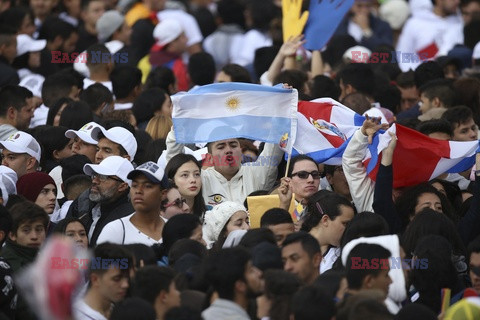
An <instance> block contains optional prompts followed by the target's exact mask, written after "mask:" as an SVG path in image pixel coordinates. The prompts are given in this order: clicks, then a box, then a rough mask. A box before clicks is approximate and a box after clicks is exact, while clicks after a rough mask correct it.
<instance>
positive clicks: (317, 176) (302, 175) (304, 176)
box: [292, 171, 320, 180]
mask: <svg viewBox="0 0 480 320" xmlns="http://www.w3.org/2000/svg"><path fill="white" fill-rule="evenodd" d="M309 175H312V178H313V179H315V180H317V179H320V172H318V171H312V172H308V171H298V172H295V173H292V177H295V176H297V177H299V178H300V179H308V176H309Z"/></svg>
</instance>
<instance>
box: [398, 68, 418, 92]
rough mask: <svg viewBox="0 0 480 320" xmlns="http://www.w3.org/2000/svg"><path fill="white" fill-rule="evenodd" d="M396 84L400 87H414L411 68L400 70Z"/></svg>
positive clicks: (413, 74) (413, 76) (413, 75)
mask: <svg viewBox="0 0 480 320" xmlns="http://www.w3.org/2000/svg"><path fill="white" fill-rule="evenodd" d="M396 80H397V81H396V82H397V86H399V87H400V88H402V89H407V88H411V87H415V73H414V72H413V70H409V71H407V72H402V73H400V74H399V75H398V76H397V79H396Z"/></svg>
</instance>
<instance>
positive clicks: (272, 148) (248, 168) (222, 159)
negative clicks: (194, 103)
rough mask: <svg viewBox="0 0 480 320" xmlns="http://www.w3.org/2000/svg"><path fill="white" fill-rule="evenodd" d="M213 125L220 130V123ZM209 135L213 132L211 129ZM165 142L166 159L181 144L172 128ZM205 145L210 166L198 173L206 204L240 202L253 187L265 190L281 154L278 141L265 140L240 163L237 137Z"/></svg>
mask: <svg viewBox="0 0 480 320" xmlns="http://www.w3.org/2000/svg"><path fill="white" fill-rule="evenodd" d="M217 129H218V131H221V129H223V127H220V128H217ZM217 129H216V130H217ZM212 136H215V130H214V132H213V133H212ZM166 144H167V161H170V159H171V158H172V157H173V156H175V155H176V154H179V153H182V152H183V150H184V145H182V144H178V143H177V142H176V140H175V133H174V131H173V129H172V130H171V131H170V132H169V134H168V136H167V141H166ZM207 149H208V154H209V158H210V160H211V161H212V163H213V166H212V167H209V168H207V169H205V170H202V175H201V177H202V191H203V198H204V200H205V203H206V204H207V205H209V206H215V205H217V204H220V203H222V202H224V201H233V202H238V203H243V201H244V200H245V198H246V197H247V196H248V195H249V194H250V193H252V192H253V191H257V190H269V189H270V188H271V187H272V186H273V184H274V183H275V179H276V177H277V166H278V164H279V163H280V161H281V157H282V155H283V151H282V150H280V148H279V147H278V145H274V144H269V143H267V144H265V147H264V149H263V152H262V153H261V154H260V155H259V157H258V158H257V161H255V162H249V163H245V164H243V165H242V148H241V146H240V141H239V140H238V139H226V140H219V141H214V142H210V143H208V144H207Z"/></svg>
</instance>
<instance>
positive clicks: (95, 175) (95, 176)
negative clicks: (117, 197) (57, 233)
mask: <svg viewBox="0 0 480 320" xmlns="http://www.w3.org/2000/svg"><path fill="white" fill-rule="evenodd" d="M93 179H98V181H100V182H105V181H107V180H108V179H112V180H115V181H118V182H124V181H123V180H122V179H119V178H115V177H114V176H107V175H104V174H99V173H96V172H93V173H92V180H93Z"/></svg>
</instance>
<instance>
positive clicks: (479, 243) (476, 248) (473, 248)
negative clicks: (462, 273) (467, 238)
mask: <svg viewBox="0 0 480 320" xmlns="http://www.w3.org/2000/svg"><path fill="white" fill-rule="evenodd" d="M472 253H480V235H479V236H477V237H476V238H475V239H473V240H472V241H471V242H470V243H469V244H468V247H467V259H468V260H470V257H471V255H472Z"/></svg>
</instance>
